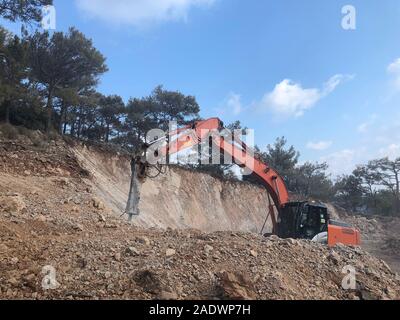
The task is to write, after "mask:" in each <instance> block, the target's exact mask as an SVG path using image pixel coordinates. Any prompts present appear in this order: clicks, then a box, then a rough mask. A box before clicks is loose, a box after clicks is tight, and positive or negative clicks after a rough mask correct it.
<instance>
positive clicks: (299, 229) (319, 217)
mask: <svg viewBox="0 0 400 320" xmlns="http://www.w3.org/2000/svg"><path fill="white" fill-rule="evenodd" d="M328 222H329V214H328V209H327V207H326V206H324V205H322V204H317V203H310V202H290V203H288V204H286V205H285V207H284V208H283V209H282V211H281V213H280V215H279V220H278V227H277V229H278V230H277V234H278V236H279V237H281V238H295V239H309V240H312V239H314V238H315V236H317V235H319V234H321V233H323V232H328Z"/></svg>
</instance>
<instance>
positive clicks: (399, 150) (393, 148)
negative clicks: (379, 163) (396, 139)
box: [379, 143, 400, 160]
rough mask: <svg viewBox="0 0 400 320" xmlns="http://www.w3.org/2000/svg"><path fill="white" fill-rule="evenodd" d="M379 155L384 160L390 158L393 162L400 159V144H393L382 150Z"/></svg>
mask: <svg viewBox="0 0 400 320" xmlns="http://www.w3.org/2000/svg"><path fill="white" fill-rule="evenodd" d="M379 155H380V156H381V157H382V158H386V157H388V158H389V159H391V160H394V159H397V158H399V157H400V144H395V143H392V144H390V145H388V146H386V147H384V148H382V149H380V150H379Z"/></svg>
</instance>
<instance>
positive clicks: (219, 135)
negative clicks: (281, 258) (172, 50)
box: [135, 118, 289, 229]
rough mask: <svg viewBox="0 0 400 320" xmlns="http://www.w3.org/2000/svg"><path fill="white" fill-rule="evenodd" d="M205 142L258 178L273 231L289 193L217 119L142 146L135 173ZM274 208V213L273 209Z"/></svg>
mask: <svg viewBox="0 0 400 320" xmlns="http://www.w3.org/2000/svg"><path fill="white" fill-rule="evenodd" d="M208 141H210V142H211V143H212V144H213V145H214V146H216V147H217V148H218V149H219V151H220V152H221V153H223V154H224V155H225V160H228V161H230V162H228V163H235V164H237V165H238V166H240V167H242V168H246V169H248V170H249V171H250V172H252V173H254V174H256V175H257V176H258V177H259V178H260V181H262V183H263V185H264V186H265V187H266V189H267V190H268V192H269V194H270V196H271V198H272V200H273V204H271V203H270V205H269V215H268V217H271V220H272V224H273V227H274V229H276V223H277V216H276V211H277V212H279V211H280V209H281V208H282V207H283V206H284V205H285V204H286V203H288V202H289V193H288V190H287V188H286V185H285V182H284V180H283V179H282V177H281V176H280V175H279V174H278V173H277V172H276V171H275V170H274V169H273V168H271V167H269V166H268V165H267V164H265V163H263V162H262V161H260V160H259V159H257V157H256V156H255V155H254V153H253V152H252V151H251V149H250V148H249V147H248V146H247V145H246V144H245V143H244V142H243V141H242V140H241V139H240V138H239V137H237V136H235V135H234V134H233V133H232V132H230V131H228V130H226V129H225V128H224V126H223V123H222V121H221V120H220V119H218V118H212V119H208V120H205V121H197V122H195V123H193V125H189V126H186V127H183V128H180V129H177V130H174V131H171V132H170V133H169V134H168V137H162V138H160V139H156V140H155V141H153V142H151V143H149V144H147V145H145V148H144V149H145V150H144V151H145V155H142V156H141V157H139V159H136V160H135V161H136V162H137V161H139V163H140V164H141V165H140V167H141V168H139V169H137V170H138V171H139V172H142V173H143V172H145V171H146V168H144V167H147V166H149V164H152V165H157V164H159V163H162V162H164V161H165V159H169V157H170V156H172V155H174V154H176V153H178V152H181V151H184V150H186V149H189V148H192V147H195V146H198V145H200V144H202V143H207V142H208ZM226 157H228V158H230V159H226ZM274 206H275V207H276V209H277V210H274ZM267 219H268V218H267Z"/></svg>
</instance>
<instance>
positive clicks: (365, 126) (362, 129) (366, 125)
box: [357, 114, 378, 133]
mask: <svg viewBox="0 0 400 320" xmlns="http://www.w3.org/2000/svg"><path fill="white" fill-rule="evenodd" d="M377 118H378V116H377V115H376V114H372V115H371V116H370V117H369V119H368V120H367V121H365V122H363V123H361V124H360V125H359V126H358V127H357V131H358V132H360V133H367V132H368V130H369V129H370V127H371V126H373V125H374V124H375V122H376V119H377Z"/></svg>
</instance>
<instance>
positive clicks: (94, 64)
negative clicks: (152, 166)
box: [0, 0, 200, 146]
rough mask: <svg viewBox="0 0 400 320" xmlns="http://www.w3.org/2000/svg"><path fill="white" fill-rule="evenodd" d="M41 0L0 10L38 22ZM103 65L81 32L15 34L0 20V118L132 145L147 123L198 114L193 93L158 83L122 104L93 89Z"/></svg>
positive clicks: (5, 3) (1, 4)
mask: <svg viewBox="0 0 400 320" xmlns="http://www.w3.org/2000/svg"><path fill="white" fill-rule="evenodd" d="M51 3H52V1H48V0H28V1H19V0H1V1H0V16H2V17H3V18H6V19H9V20H11V21H17V20H20V21H23V22H32V23H35V22H37V21H40V17H41V16H40V8H41V6H42V5H48V4H51ZM107 71H108V67H107V65H106V58H105V57H104V56H103V55H102V53H101V52H100V51H99V50H97V49H96V48H95V47H94V46H93V43H92V41H91V40H90V39H87V38H86V37H85V35H84V34H82V33H81V32H79V31H78V30H76V29H75V28H70V29H69V30H68V32H66V33H63V32H54V33H53V34H50V33H49V32H47V31H38V30H37V31H35V32H34V33H33V34H29V33H28V32H27V31H26V29H24V30H23V31H22V35H21V36H20V37H19V36H17V35H14V34H12V33H10V32H9V31H7V30H6V29H5V28H3V27H1V26H0V106H1V108H0V119H2V120H3V122H5V123H11V124H13V125H17V126H24V127H27V128H30V129H35V130H43V131H45V132H47V133H49V132H52V131H57V132H58V133H59V134H60V135H66V134H68V135H69V136H72V137H75V138H79V139H90V140H96V141H104V142H113V143H118V144H121V145H124V146H132V145H134V144H135V143H136V142H137V141H139V140H140V139H143V138H144V136H145V133H146V132H147V131H148V130H149V129H151V128H164V129H166V128H167V127H166V123H167V122H168V121H170V120H175V121H177V122H178V123H179V124H183V123H186V122H187V121H190V120H194V119H197V118H198V117H199V112H200V107H199V105H198V103H197V102H196V99H195V98H194V97H192V96H185V95H183V94H182V93H180V92H174V91H167V90H164V89H163V87H162V86H158V87H157V88H155V89H154V91H153V92H152V93H151V94H150V95H149V96H148V97H144V98H140V99H138V98H132V99H130V100H129V101H128V103H126V104H125V103H124V101H123V99H122V98H121V97H120V96H118V95H108V96H105V95H103V94H101V93H100V92H98V91H97V85H98V83H99V79H100V77H101V76H102V75H103V74H104V73H105V72H107Z"/></svg>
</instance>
